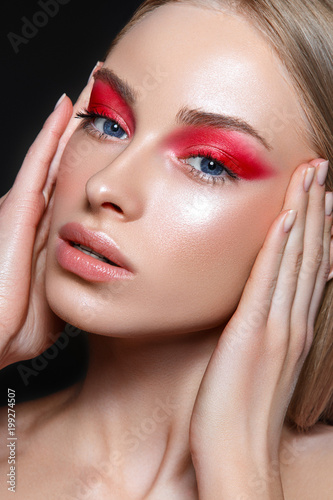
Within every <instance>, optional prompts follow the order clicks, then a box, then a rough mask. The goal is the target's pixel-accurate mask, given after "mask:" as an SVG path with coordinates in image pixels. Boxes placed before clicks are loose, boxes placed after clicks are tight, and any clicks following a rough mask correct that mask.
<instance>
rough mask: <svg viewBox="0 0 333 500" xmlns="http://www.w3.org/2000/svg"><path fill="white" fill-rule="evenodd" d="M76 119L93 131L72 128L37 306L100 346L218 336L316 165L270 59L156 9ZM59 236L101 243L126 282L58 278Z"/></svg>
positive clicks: (179, 12)
mask: <svg viewBox="0 0 333 500" xmlns="http://www.w3.org/2000/svg"><path fill="white" fill-rule="evenodd" d="M114 75H116V77H115V76H114ZM119 79H120V80H121V81H122V82H123V85H120V84H119ZM88 111H89V112H92V113H95V114H97V115H102V117H95V118H94V117H92V118H86V119H82V120H81V125H79V126H78V128H77V130H76V131H75V132H74V134H73V136H72V138H71V139H70V141H69V143H68V146H67V148H66V150H65V153H64V155H63V158H62V162H61V165H60V169H59V175H58V180H57V185H56V191H55V204H54V210H53V217H52V223H51V230H50V237H49V242H48V255H47V275H46V292H47V297H48V300H49V303H50V306H51V307H52V309H53V310H54V311H55V312H56V313H57V314H58V315H59V316H60V317H62V318H63V319H65V320H66V321H68V322H70V323H71V324H74V325H76V326H78V327H80V328H83V329H85V330H88V331H91V332H95V333H101V334H105V335H107V334H109V335H113V336H136V335H138V336H139V335H140V336H142V335H149V334H154V335H157V334H158V333H161V334H171V333H188V332H193V331H199V330H208V329H212V328H215V327H219V326H220V325H221V326H222V325H223V324H224V323H225V322H226V321H228V319H229V318H230V317H231V315H232V313H233V312H234V310H235V309H236V307H237V304H238V301H239V299H240V296H241V294H242V290H243V288H244V285H245V283H246V280H247V278H248V276H249V273H250V270H251V267H252V265H253V263H254V261H255V258H256V256H257V254H258V252H259V250H260V248H261V246H262V244H263V241H264V239H265V236H266V233H267V231H268V229H269V227H270V225H271V223H272V222H273V220H274V218H275V217H276V216H277V215H278V213H279V212H280V210H281V209H282V204H283V200H284V195H285V192H286V189H287V186H288V183H289V180H290V177H291V175H292V172H293V171H294V169H295V168H296V167H297V166H298V165H299V164H300V163H302V162H304V161H308V160H310V159H312V158H314V157H315V156H316V155H315V154H314V152H313V151H311V149H310V148H309V147H308V146H307V145H306V143H305V140H304V139H302V137H303V135H302V133H301V131H302V127H303V123H304V122H303V117H302V114H301V112H300V110H299V105H298V101H297V97H296V96H295V94H294V91H293V88H292V86H291V85H290V83H289V81H288V77H287V76H286V74H285V72H284V70H283V69H282V66H281V64H280V62H279V60H278V58H277V57H276V56H275V54H274V53H273V51H272V50H271V48H270V46H269V45H268V44H267V43H266V41H265V40H264V39H263V38H262V37H261V35H259V34H258V33H257V32H256V31H255V29H254V28H253V27H252V26H251V25H249V24H248V23H247V21H245V20H243V19H241V18H239V17H235V16H231V15H228V14H226V13H222V12H216V11H214V10H210V9H203V8H199V7H194V6H191V5H188V4H170V5H166V6H163V7H161V8H159V9H157V10H156V11H154V12H153V13H152V14H150V15H149V16H148V17H146V18H145V19H144V20H143V21H141V22H140V23H139V24H137V25H136V26H135V27H134V28H133V29H132V30H131V31H130V32H129V33H128V34H127V35H126V36H125V37H124V38H123V39H122V40H121V41H120V42H119V43H118V44H117V46H116V47H115V48H114V50H113V51H112V52H111V53H110V54H109V56H108V58H107V59H106V61H105V64H104V67H103V70H102V72H100V73H99V74H98V75H97V76H96V79H95V86H94V89H93V91H92V95H91V100H90V104H89V108H88ZM83 124H84V125H85V128H83V127H82V125H83ZM226 169H227V170H226ZM235 175H236V176H237V178H234V176H235ZM290 208H293V207H290ZM68 222H78V223H80V224H82V225H83V226H84V227H86V228H88V229H90V230H93V231H101V232H103V233H105V234H106V235H108V236H109V237H111V238H112V239H113V240H114V241H115V242H116V244H117V245H118V247H119V249H120V251H121V252H122V254H124V255H125V256H126V258H127V260H128V261H129V262H130V264H131V267H132V270H133V274H132V275H130V278H129V279H126V280H111V281H91V280H88V279H86V278H83V277H82V276H79V275H77V274H75V273H73V272H71V271H69V270H66V269H64V268H63V267H62V265H60V263H59V262H58V260H57V257H56V247H57V241H58V233H59V231H60V229H61V228H62V226H64V225H65V224H66V223H68ZM78 252H80V250H78ZM80 255H81V253H80ZM82 256H83V257H84V254H82Z"/></svg>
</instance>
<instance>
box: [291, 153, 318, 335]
mask: <svg viewBox="0 0 333 500" xmlns="http://www.w3.org/2000/svg"><path fill="white" fill-rule="evenodd" d="M323 169H324V170H325V172H327V163H326V162H322V163H321V164H320V166H319V167H318V168H317V169H316V177H315V179H314V182H313V183H312V186H311V188H310V191H309V204H308V209H307V214H306V223H305V234H304V254H303V260H302V264H301V269H300V273H299V278H298V283H297V291H296V294H295V300H294V304H293V309H292V317H291V329H292V331H294V332H297V331H299V332H301V331H303V332H305V333H308V334H309V333H310V332H311V333H312V331H313V327H314V324H313V325H312V326H311V325H309V322H308V317H309V310H310V304H311V301H312V297H313V293H314V290H315V286H316V283H318V285H319V281H317V280H318V273H319V269H320V268H321V267H322V260H323V253H324V250H323V247H324V227H325V187H324V185H323V183H322V179H320V178H321V177H322V174H323ZM325 172H324V173H325ZM319 181H320V182H321V184H320V183H319ZM325 283H326V282H324V280H321V288H322V291H323V289H324V285H325ZM309 326H310V328H309ZM302 337H303V335H302ZM295 340H296V342H297V336H296V337H295ZM304 340H306V336H305V337H304Z"/></svg>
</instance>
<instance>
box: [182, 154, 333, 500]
mask: <svg viewBox="0 0 333 500" xmlns="http://www.w3.org/2000/svg"><path fill="white" fill-rule="evenodd" d="M322 162H323V160H314V161H312V162H311V163H310V164H306V165H301V166H300V167H298V168H297V169H296V171H295V172H294V174H293V176H292V179H291V181H290V184H289V186H288V190H287V194H286V198H285V202H284V207H283V212H281V213H280V214H279V216H278V217H277V218H276V219H275V221H274V222H273V224H272V226H271V228H270V230H269V231H268V234H267V237H266V239H265V242H264V244H263V246H262V248H261V250H260V252H259V254H258V256H257V259H256V261H255V264H254V266H253V268H252V271H251V275H250V277H249V279H248V281H247V283H246V286H245V288H244V291H243V294H242V297H241V300H240V302H239V305H238V307H237V310H236V311H235V313H234V315H233V316H232V318H231V320H230V321H229V323H228V324H227V325H226V327H225V329H224V331H223V333H222V335H221V337H220V339H219V341H218V344H217V346H216V349H215V350H214V352H213V355H212V357H211V359H210V361H209V364H208V366H207V369H206V371H205V374H204V377H203V379H202V383H201V385H200V388H199V392H198V395H197V398H196V402H195V405H194V408H193V413H192V417H191V423H190V450H191V454H192V459H193V465H194V468H195V471H196V476H197V482H198V488H199V498H200V500H204V499H206V498H207V499H210V498H214V500H218V499H220V498H221V499H223V500H228V499H229V498H230V499H231V498H232V499H237V500H252V499H253V500H254V499H255V500H259V499H263V498H265V499H266V500H267V499H274V500H275V499H282V498H284V497H283V490H282V485H281V478H280V475H279V470H278V471H277V473H276V474H275V480H274V481H273V482H269V481H268V482H267V490H266V492H265V493H261V492H258V491H256V490H255V487H254V482H253V477H254V476H256V474H258V472H259V473H260V475H261V476H263V475H264V476H265V474H268V473H269V472H272V467H275V469H274V471H275V472H276V464H278V463H279V462H278V450H279V445H280V438H281V431H282V426H283V423H284V418H285V414H286V411H287V408H288V404H289V402H290V399H291V396H292V393H293V390H294V388H295V385H296V381H297V379H298V376H299V373H300V371H301V368H302V365H303V363H304V361H305V358H306V356H307V354H308V352H309V350H310V347H311V344H312V340H313V333H314V324H315V319H316V316H317V314H318V311H319V307H320V304H321V300H322V296H323V292H324V288H325V285H326V283H327V280H328V277H329V253H330V240H331V228H332V213H331V212H332V194H331V193H328V194H327V195H326V197H327V198H326V204H327V208H328V209H329V211H330V215H325V187H324V186H321V185H319V183H318V178H317V175H318V164H320V163H322ZM311 166H316V167H317V168H316V175H315V179H314V181H313V182H312V185H311V187H310V190H309V192H306V191H305V188H304V174H305V173H306V172H307V168H308V167H311ZM323 170H324V173H325V168H323V166H322V167H321V174H319V177H320V175H322V174H323ZM287 209H295V210H296V215H297V217H296V221H295V222H294V226H293V227H292V229H291V230H290V231H289V232H285V230H284V222H285V219H286V210H287ZM288 217H289V222H292V215H289V216H288V215H287V219H288ZM290 217H291V219H290ZM270 476H272V474H270ZM261 494H262V496H261Z"/></svg>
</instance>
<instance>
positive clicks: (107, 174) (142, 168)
mask: <svg viewBox="0 0 333 500" xmlns="http://www.w3.org/2000/svg"><path fill="white" fill-rule="evenodd" d="M143 149H144V148H142V147H140V145H138V146H137V147H136V146H135V144H134V141H133V143H130V144H129V145H127V146H126V147H125V148H124V149H123V150H122V151H121V152H120V153H119V154H118V155H117V156H116V157H115V158H113V159H112V160H110V162H109V163H108V164H107V165H105V166H103V167H102V168H101V169H99V170H98V172H96V173H95V174H94V175H92V176H91V177H90V178H89V179H88V181H87V182H86V189H85V190H86V196H87V200H88V202H89V204H90V207H91V210H92V211H93V212H95V213H97V212H105V211H108V213H109V214H110V215H111V214H112V216H113V217H117V218H119V219H121V220H124V219H126V220H136V219H138V218H140V217H141V216H142V214H143V212H144V207H145V204H146V202H147V195H148V192H149V189H150V188H151V187H149V174H148V168H147V165H148V163H149V161H148V155H147V154H145V152H144V151H143Z"/></svg>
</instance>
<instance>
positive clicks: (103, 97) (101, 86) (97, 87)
mask: <svg viewBox="0 0 333 500" xmlns="http://www.w3.org/2000/svg"><path fill="white" fill-rule="evenodd" d="M88 111H90V112H97V113H98V112H103V114H105V115H107V116H110V118H111V119H114V120H117V121H119V124H120V125H121V126H122V127H123V128H124V130H125V131H126V132H127V133H132V131H133V125H134V118H133V113H132V111H131V109H130V107H129V106H128V104H127V103H126V101H125V100H124V99H123V97H122V96H121V95H120V94H119V93H118V92H117V91H116V90H115V89H114V88H112V87H111V86H110V85H108V84H107V83H106V82H104V81H102V80H96V81H95V83H94V86H93V89H92V91H91V95H90V101H89V106H88Z"/></svg>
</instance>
